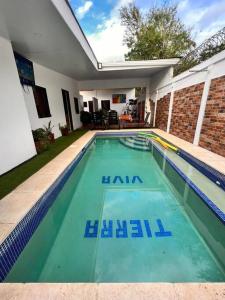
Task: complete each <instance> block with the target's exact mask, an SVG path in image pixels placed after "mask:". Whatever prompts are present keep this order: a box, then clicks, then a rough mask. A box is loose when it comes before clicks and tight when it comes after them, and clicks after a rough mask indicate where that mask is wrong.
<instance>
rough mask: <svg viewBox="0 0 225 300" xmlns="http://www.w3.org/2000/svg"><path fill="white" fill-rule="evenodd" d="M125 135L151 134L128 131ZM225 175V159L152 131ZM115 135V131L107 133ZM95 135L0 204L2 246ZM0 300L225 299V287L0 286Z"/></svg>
mask: <svg viewBox="0 0 225 300" xmlns="http://www.w3.org/2000/svg"><path fill="white" fill-rule="evenodd" d="M125 131H149V129H142V130H138V129H132V130H131V129H128V130H120V131H119V132H125ZM153 131H154V132H155V133H157V134H159V135H160V136H162V137H163V138H165V139H166V140H168V141H169V142H171V143H173V144H174V145H176V146H177V147H179V148H181V149H183V150H185V151H186V152H188V153H190V154H191V155H193V156H195V157H196V158H198V159H200V160H201V161H203V162H205V163H206V164H208V165H210V166H212V167H213V168H215V169H216V170H218V171H220V172H221V173H223V174H225V158H224V157H221V156H219V155H217V154H214V153H212V152H210V151H208V150H205V149H203V148H201V147H198V146H194V145H192V144H190V143H188V142H186V141H184V140H182V139H180V138H177V137H175V136H173V135H171V134H168V133H165V132H164V131H161V130H159V129H154V130H153ZM104 132H105V133H106V132H115V131H112V130H108V131H104ZM95 133H96V131H89V132H87V133H86V134H84V135H83V136H82V137H81V138H80V139H79V140H77V141H75V142H74V143H73V144H72V145H71V146H69V147H68V148H67V149H66V150H64V151H63V152H62V153H60V154H59V155H58V156H57V157H56V158H54V159H53V160H52V161H51V162H49V163H48V164H47V165H45V166H44V167H43V168H42V169H41V170H39V171H38V172H37V173H35V174H34V175H33V176H31V177H30V178H29V179H27V180H26V181H25V182H24V183H22V184H21V185H20V186H18V187H17V188H16V189H15V190H14V191H13V192H11V193H10V194H8V195H7V196H6V197H5V198H3V199H2V200H1V201H0V243H1V242H2V241H3V240H4V239H5V238H6V236H7V235H8V234H9V233H10V232H11V231H12V230H13V228H14V227H15V226H16V225H17V224H18V222H19V221H20V220H21V219H22V218H23V217H24V215H25V214H26V213H27V212H28V211H29V210H30V208H31V207H32V206H33V205H34V204H35V202H36V201H37V200H38V199H39V198H40V196H41V195H42V194H43V193H44V192H45V191H46V190H47V189H48V187H49V186H50V185H51V184H52V183H53V182H54V181H55V179H56V178H57V177H58V176H59V174H60V173H61V172H62V171H63V170H64V169H65V168H66V167H67V166H68V165H69V164H70V163H71V162H72V160H73V159H74V158H75V157H76V155H77V154H78V153H79V152H80V151H81V150H82V148H83V147H84V145H85V144H86V143H87V142H88V141H90V139H91V138H92V137H93V136H94V135H95ZM0 299H32V300H35V299H104V300H107V299H116V300H117V299H124V300H126V299H129V300H132V299H163V300H164V299H187V300H189V299H198V300H201V299H204V300H207V299H213V300H214V299H225V284H153V283H146V284H1V285H0Z"/></svg>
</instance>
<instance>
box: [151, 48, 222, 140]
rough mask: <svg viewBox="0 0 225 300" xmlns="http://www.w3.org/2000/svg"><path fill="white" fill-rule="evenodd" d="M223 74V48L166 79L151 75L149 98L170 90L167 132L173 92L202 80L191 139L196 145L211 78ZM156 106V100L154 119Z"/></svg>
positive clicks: (154, 97) (155, 97)
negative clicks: (195, 122) (202, 86)
mask: <svg viewBox="0 0 225 300" xmlns="http://www.w3.org/2000/svg"><path fill="white" fill-rule="evenodd" d="M224 75H225V50H224V51H222V52H220V53H218V54H216V55H214V56H213V57H211V58H209V59H208V60H206V61H204V62H202V63H201V64H199V65H196V66H194V67H193V68H191V69H189V70H187V71H185V72H183V73H181V74H179V75H177V76H175V77H173V78H171V79H169V78H168V80H165V78H166V77H161V78H160V77H158V76H157V75H155V76H153V77H152V78H151V79H150V87H151V89H150V98H151V99H152V100H153V101H157V100H158V99H160V98H162V97H163V96H164V95H166V94H168V93H170V92H171V97H170V105H169V115H168V121H167V132H170V124H171V118H172V111H173V95H174V92H176V91H178V90H180V89H184V88H187V87H189V86H192V85H196V84H199V83H202V82H204V89H203V94H202V98H201V104H200V110H199V114H198V119H197V127H196V130H195V136H194V141H193V143H194V144H195V145H198V143H199V139H200V135H201V128H202V123H203V119H204V115H205V108H206V104H207V99H208V92H209V89H210V84H211V80H212V79H214V78H218V77H221V76H224ZM156 107H157V102H156V105H155V114H154V120H155V119H156ZM154 123H155V122H154Z"/></svg>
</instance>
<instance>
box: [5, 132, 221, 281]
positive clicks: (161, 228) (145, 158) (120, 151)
mask: <svg viewBox="0 0 225 300" xmlns="http://www.w3.org/2000/svg"><path fill="white" fill-rule="evenodd" d="M120 139H121V137H120V138H118V137H97V138H96V139H94V141H93V142H92V143H90V145H89V147H87V148H85V149H84V151H83V154H82V153H81V155H80V157H79V159H78V160H79V163H78V161H76V162H75V163H74V164H73V166H72V167H70V169H69V170H70V171H69V173H68V174H67V176H66V179H65V180H64V181H60V183H59V182H58V183H56V186H57V187H58V185H61V187H60V189H59V188H58V191H57V192H55V194H54V193H53V195H52V194H48V195H47V196H46V199H44V200H43V201H48V199H49V198H51V199H52V201H50V202H49V203H48V207H47V214H46V215H45V217H44V218H43V219H42V221H41V223H40V225H39V226H38V227H37V229H36V230H35V232H34V234H33V235H32V237H31V239H30V240H29V242H28V243H27V245H26V247H25V248H24V250H23V251H22V253H21V254H20V255H19V257H18V259H17V260H16V262H15V263H14V264H13V266H12V268H11V270H10V268H9V271H8V272H7V274H6V278H5V281H6V282H207V281H209V282H216V281H217V282H218V281H224V280H225V261H224V257H225V256H224V254H225V227H224V224H223V220H221V218H219V217H220V215H218V216H216V214H215V211H212V209H210V207H208V206H207V205H206V204H205V202H204V201H203V200H202V198H200V196H199V195H198V193H196V190H195V189H194V188H193V186H194V185H193V183H192V182H185V180H184V178H182V176H181V172H180V173H179V172H177V171H179V169H174V168H173V167H172V165H171V164H173V163H172V162H171V161H170V160H168V156H167V157H164V154H163V153H162V149H160V147H158V146H156V145H150V146H149V150H150V151H140V149H131V148H129V147H127V146H126V145H124V144H123V143H121V140H120ZM124 139H125V138H124ZM84 152H85V154H84ZM171 159H172V157H171ZM179 159H181V160H183V159H182V158H179ZM177 164H179V162H177ZM184 164H187V162H184ZM75 166H76V168H75ZM205 180H206V181H205V184H206V185H207V184H208V182H207V178H205ZM217 188H218V187H215V190H216V189H217ZM222 192H223V191H222ZM222 195H223V194H222ZM211 200H213V199H211ZM40 211H41V210H40ZM43 215H44V213H43ZM40 218H41V217H40ZM24 239H25V237H24ZM13 251H14V252H16V249H14V250H11V252H13Z"/></svg>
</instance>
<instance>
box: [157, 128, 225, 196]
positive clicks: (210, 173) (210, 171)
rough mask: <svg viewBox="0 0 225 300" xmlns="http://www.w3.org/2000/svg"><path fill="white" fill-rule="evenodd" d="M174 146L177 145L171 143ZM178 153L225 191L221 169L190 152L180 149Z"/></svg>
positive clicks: (224, 176) (224, 178) (224, 180)
mask: <svg viewBox="0 0 225 300" xmlns="http://www.w3.org/2000/svg"><path fill="white" fill-rule="evenodd" d="M152 133H153V134H155V135H157V136H158V137H160V138H161V139H162V140H164V141H165V142H167V143H170V141H168V140H166V139H164V138H163V137H161V136H160V135H158V134H157V133H155V132H153V131H152ZM170 144H171V145H173V146H174V147H176V145H174V144H172V143H170ZM177 154H178V155H179V156H180V157H182V158H183V159H184V160H186V161H187V162H188V163H189V164H190V165H192V166H193V167H194V168H196V169H197V170H198V171H200V172H201V173H202V174H204V175H205V176H206V177H207V178H208V179H210V180H211V181H212V182H213V183H215V184H216V185H217V186H218V187H220V188H221V189H223V190H224V191H225V175H224V174H222V173H220V172H219V171H217V170H215V169H214V168H212V167H210V166H209V165H207V164H206V163H204V162H202V161H201V160H199V159H197V158H196V157H194V156H193V155H191V154H189V153H188V152H186V151H184V150H182V149H179V151H178V152H177Z"/></svg>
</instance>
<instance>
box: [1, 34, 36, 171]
mask: <svg viewBox="0 0 225 300" xmlns="http://www.w3.org/2000/svg"><path fill="white" fill-rule="evenodd" d="M0 66H1V67H0V91H1V96H0V99H1V102H0V128H1V130H0V141H1V147H0V175H1V174H3V173H5V172H7V171H9V170H10V169H12V168H14V167H16V166H17V165H19V164H21V163H22V162H24V161H26V160H28V159H29V158H31V157H32V156H34V155H35V154H36V150H35V146H34V141H33V137H32V133H31V126H30V122H29V117H28V113H27V109H26V105H25V102H24V97H23V93H22V88H21V85H20V81H19V76H18V72H17V68H16V64H15V59H14V55H13V50H12V46H11V43H10V42H9V41H7V40H5V39H3V38H1V37H0Z"/></svg>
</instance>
